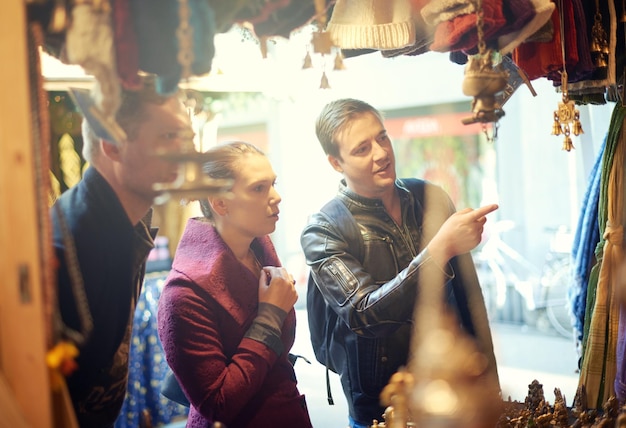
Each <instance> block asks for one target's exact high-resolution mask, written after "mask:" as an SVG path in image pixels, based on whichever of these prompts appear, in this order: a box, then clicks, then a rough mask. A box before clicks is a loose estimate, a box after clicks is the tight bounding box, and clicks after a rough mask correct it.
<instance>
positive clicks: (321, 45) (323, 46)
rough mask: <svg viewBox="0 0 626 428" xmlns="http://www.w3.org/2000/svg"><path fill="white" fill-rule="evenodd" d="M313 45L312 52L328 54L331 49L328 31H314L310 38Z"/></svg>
mask: <svg viewBox="0 0 626 428" xmlns="http://www.w3.org/2000/svg"><path fill="white" fill-rule="evenodd" d="M311 44H312V45H313V52H315V53H319V54H322V55H329V54H330V53H331V51H332V47H333V41H332V39H331V38H330V33H329V32H327V31H322V30H319V31H315V32H314V33H313V37H312V39H311Z"/></svg>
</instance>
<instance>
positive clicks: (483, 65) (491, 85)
mask: <svg viewBox="0 0 626 428" xmlns="http://www.w3.org/2000/svg"><path fill="white" fill-rule="evenodd" d="M483 18H484V11H483V9H482V0H477V2H476V30H477V35H478V54H477V55H473V56H471V57H470V58H469V59H468V62H467V65H466V66H465V77H464V79H463V93H464V94H465V95H470V96H473V97H474V100H473V101H472V113H473V115H472V117H470V118H467V119H463V120H462V123H463V124H465V125H469V124H472V123H477V122H478V123H482V124H487V123H490V122H493V123H497V122H498V120H499V119H500V118H501V117H502V116H504V110H502V106H501V105H500V104H499V102H498V101H497V99H496V94H498V93H500V92H502V90H504V88H506V85H507V81H508V78H509V73H508V71H506V70H505V69H504V67H503V66H502V61H501V58H500V55H499V53H497V52H494V51H493V50H492V49H487V48H486V45H485V40H484V34H483ZM483 129H484V130H485V133H486V129H487V128H486V125H485V126H484V128H483ZM494 129H497V127H495V128H494ZM487 137H488V139H490V140H494V139H495V138H496V135H495V132H494V135H493V137H491V138H490V137H489V135H487Z"/></svg>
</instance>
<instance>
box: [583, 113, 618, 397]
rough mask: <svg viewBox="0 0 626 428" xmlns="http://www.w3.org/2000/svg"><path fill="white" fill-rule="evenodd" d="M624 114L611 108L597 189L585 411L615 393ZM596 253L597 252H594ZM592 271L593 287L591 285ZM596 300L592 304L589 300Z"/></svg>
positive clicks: (584, 374)
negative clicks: (598, 234)
mask: <svg viewBox="0 0 626 428" xmlns="http://www.w3.org/2000/svg"><path fill="white" fill-rule="evenodd" d="M625 116H626V109H625V108H624V107H622V106H621V104H620V103H618V104H616V107H615V109H614V111H613V117H612V118H611V126H610V130H609V137H608V139H607V145H606V148H605V150H606V151H605V154H604V160H603V171H602V182H601V189H600V202H599V203H600V208H599V210H598V218H599V226H600V231H601V232H602V240H601V241H600V243H599V244H598V249H597V250H601V253H602V256H601V258H600V259H599V260H598V263H597V264H596V266H594V268H593V269H592V275H591V278H590V282H589V290H588V300H587V301H588V302H589V303H591V302H593V305H592V306H591V305H588V307H587V313H588V314H589V316H588V317H587V319H588V320H589V324H588V325H589V329H588V333H587V335H586V338H585V339H586V340H585V341H584V345H585V347H584V350H583V352H584V354H583V364H582V369H581V373H580V379H579V386H582V385H584V387H585V391H586V394H587V406H588V407H589V408H593V407H596V408H598V409H601V408H602V404H603V403H604V402H606V400H607V399H608V398H609V397H610V396H613V395H614V394H615V392H614V381H615V375H616V347H617V333H618V326H619V300H618V298H617V295H616V293H617V291H618V290H617V288H616V286H615V285H616V284H618V281H617V279H618V274H619V273H620V267H621V264H622V260H623V257H624V252H623V245H622V241H623V235H624V229H623V226H622V224H623V220H624V218H623V217H624V215H623V210H624V195H623V191H624V188H625V186H624V176H625V175H624V150H626V147H624V141H623V140H624V138H625V137H626V136H625V135H624V134H623V133H622V130H623V124H624V118H625ZM599 252H600V251H597V253H599ZM593 271H596V272H597V275H598V277H597V278H598V279H597V284H595V287H593V288H592V282H593V279H592V278H594V277H595V275H594V272H593ZM594 295H595V299H593V296H594Z"/></svg>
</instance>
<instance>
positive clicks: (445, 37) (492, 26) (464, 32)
mask: <svg viewBox="0 0 626 428" xmlns="http://www.w3.org/2000/svg"><path fill="white" fill-rule="evenodd" d="M482 9H483V37H484V40H485V41H488V40H489V38H490V37H492V36H493V35H494V34H496V33H497V32H498V31H499V30H500V28H502V27H503V26H504V25H505V24H506V19H505V18H504V15H503V13H502V0H483V3H482ZM476 22H477V19H476V14H475V13H470V14H465V15H459V16H457V17H455V18H453V19H452V20H451V21H442V22H440V23H439V24H438V25H437V28H436V29H435V39H434V41H433V44H432V45H430V50H432V51H436V52H448V51H460V50H471V49H474V48H475V47H476V45H477V44H478V31H477V29H476Z"/></svg>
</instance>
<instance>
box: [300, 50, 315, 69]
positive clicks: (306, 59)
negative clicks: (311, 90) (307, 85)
mask: <svg viewBox="0 0 626 428" xmlns="http://www.w3.org/2000/svg"><path fill="white" fill-rule="evenodd" d="M309 68H313V61H312V60H311V53H310V52H309V51H307V52H306V56H305V57H304V61H303V62H302V69H303V70H306V69H309Z"/></svg>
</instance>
